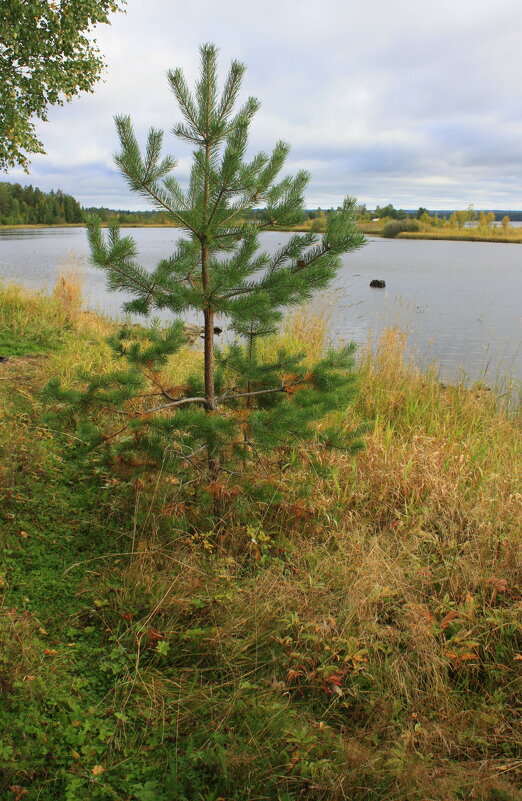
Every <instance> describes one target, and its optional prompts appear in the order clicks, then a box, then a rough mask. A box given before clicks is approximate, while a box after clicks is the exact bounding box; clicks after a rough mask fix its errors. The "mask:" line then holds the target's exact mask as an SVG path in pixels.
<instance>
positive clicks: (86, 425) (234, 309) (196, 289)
mask: <svg viewBox="0 0 522 801" xmlns="http://www.w3.org/2000/svg"><path fill="white" fill-rule="evenodd" d="M244 70H245V68H244V66H243V65H242V64H239V63H238V62H235V61H234V62H233V63H232V65H231V68H230V71H229V74H228V76H227V78H226V80H225V83H224V87H223V90H222V91H221V93H220V92H219V91H218V70H217V49H216V48H215V47H214V46H213V45H205V46H203V47H202V48H201V76H200V78H199V80H198V82H197V84H196V87H195V91H194V92H190V91H189V88H188V86H187V84H186V81H185V78H184V76H183V73H182V72H181V70H179V69H176V70H173V71H170V72H169V73H168V81H169V84H170V87H171V89H172V91H173V93H174V95H175V98H176V100H177V103H178V106H179V108H180V110H181V113H182V117H183V121H182V122H181V123H178V124H176V125H175V127H174V129H173V131H174V134H175V135H176V136H177V137H178V138H179V139H180V140H182V141H185V142H189V143H190V144H191V145H193V147H194V158H193V166H192V170H191V174H190V181H189V184H188V187H187V188H183V187H182V186H181V185H180V183H179V182H178V181H177V180H176V178H175V177H174V176H173V169H174V167H175V166H176V162H175V160H174V159H173V158H171V157H168V156H163V155H162V141H163V134H162V132H161V131H159V130H157V129H154V128H151V129H150V131H149V134H148V141H147V144H146V148H145V151H144V152H142V151H141V149H140V147H139V145H138V142H137V139H136V136H135V133H134V130H133V127H132V124H131V121H130V119H129V118H128V117H126V116H118V117H116V126H117V130H118V134H119V139H120V143H121V151H120V153H119V155H117V157H116V163H117V164H118V166H119V168H120V170H121V172H122V173H123V175H124V176H125V178H126V180H127V182H128V184H129V186H130V187H131V189H132V190H133V191H135V192H137V193H138V194H140V195H141V196H143V197H144V198H147V199H148V200H149V201H152V203H153V205H154V206H155V207H156V209H158V210H160V211H162V212H164V213H167V214H168V216H169V218H170V219H171V220H172V221H173V222H174V223H176V224H177V225H179V226H181V227H182V228H183V229H184V230H185V231H186V237H185V238H182V239H180V240H179V241H178V243H177V246H176V250H175V252H174V253H173V254H171V255H170V256H167V257H166V258H165V259H163V260H162V261H160V262H159V264H158V265H157V267H156V269H155V270H153V271H152V272H149V271H147V270H146V269H144V268H143V267H142V266H140V264H139V261H138V252H137V246H136V243H135V242H134V240H133V239H132V237H130V236H122V235H121V233H120V230H119V228H118V226H117V225H113V226H111V227H110V228H109V230H108V234H107V235H106V236H105V235H104V232H102V230H101V227H100V222H99V220H97V219H95V218H92V217H91V218H90V220H89V229H88V235H89V242H90V247H91V256H92V261H93V263H94V264H96V265H97V266H98V267H100V268H101V269H103V270H104V271H105V273H106V275H107V280H108V285H109V288H110V289H111V290H113V291H124V292H126V293H129V294H131V295H132V296H133V299H132V300H131V301H130V302H127V303H126V304H125V305H124V308H125V310H126V311H127V312H133V313H138V314H141V315H144V316H145V317H147V316H149V315H150V314H152V313H153V312H154V311H155V310H163V311H165V310H167V311H168V312H170V313H171V314H172V317H173V319H174V322H173V324H172V325H170V326H169V327H167V328H164V329H161V328H160V327H158V326H156V327H155V326H153V327H151V328H148V329H145V328H143V329H141V328H139V327H135V326H134V327H128V326H127V327H124V328H123V329H122V330H121V332H120V333H119V334H118V336H116V337H113V338H112V339H111V340H110V345H111V347H112V349H113V351H114V352H115V353H116V354H117V355H118V356H119V357H120V358H121V361H122V363H123V364H124V365H125V367H122V369H121V370H119V371H118V372H114V373H111V374H108V375H103V376H100V375H83V376H80V378H81V380H82V386H81V389H79V390H74V391H72V390H71V391H64V390H62V389H61V387H60V386H59V384H58V383H54V384H51V385H50V386H49V387H48V390H47V391H48V394H51V395H53V396H54V397H55V398H56V397H57V398H58V399H59V400H60V401H61V402H62V403H63V404H64V406H65V407H67V408H68V409H69V410H70V409H71V408H72V409H73V419H75V420H76V421H77V423H78V425H79V426H80V428H81V438H82V439H83V440H84V441H85V442H86V443H87V444H88V445H89V446H92V445H100V444H102V443H104V444H105V448H106V451H107V452H108V453H109V454H110V455H111V458H118V459H120V460H122V459H125V460H127V462H128V463H132V464H134V465H138V464H140V465H145V466H148V465H149V464H151V461H152V462H155V461H156V462H157V460H158V459H159V460H160V461H161V462H162V464H163V465H165V464H167V463H171V462H174V463H176V464H177V465H178V466H179V465H180V463H181V464H184V465H185V466H188V467H193V465H194V463H195V461H196V462H197V463H198V464H203V465H205V469H206V471H207V473H206V474H207V477H208V475H210V478H211V480H212V481H215V480H216V478H217V476H218V474H219V473H220V471H222V470H225V471H226V470H228V469H229V466H230V464H231V462H232V461H233V460H234V459H237V458H239V460H240V462H241V463H242V465H243V468H245V466H246V465H247V464H252V463H253V462H254V461H255V459H256V458H257V457H258V454H259V453H261V452H263V451H264V452H272V453H274V452H275V451H277V449H280V448H285V447H286V448H288V447H294V446H296V445H300V444H301V443H303V442H306V441H313V442H314V444H315V445H317V447H342V448H347V449H349V450H356V449H357V448H358V447H359V446H360V442H359V439H358V432H346V431H343V430H342V428H341V427H339V426H338V425H337V426H336V425H334V424H332V425H329V424H328V425H327V424H326V423H325V422H324V419H325V418H327V417H328V415H331V414H332V413H335V412H337V411H339V410H342V409H344V408H346V406H347V405H348V404H349V403H350V402H351V400H352V398H353V397H354V393H355V379H354V374H353V366H354V348H353V346H348V347H345V348H341V349H338V350H331V351H329V352H328V353H325V354H324V355H323V357H322V358H321V359H320V360H319V361H318V362H317V363H316V364H313V365H310V364H309V363H308V360H307V359H306V354H305V353H301V354H298V355H297V356H296V355H292V354H289V353H286V352H285V351H284V350H281V351H280V352H279V353H278V354H277V357H276V358H274V359H272V360H271V361H270V360H267V359H266V358H261V357H260V356H259V351H260V348H259V347H258V345H259V339H260V338H261V337H265V336H267V335H269V334H271V333H273V332H274V331H275V330H276V329H277V327H278V325H279V323H280V322H281V320H282V317H283V313H284V310H285V309H287V308H288V307H293V306H298V305H300V304H303V303H305V302H307V301H309V300H310V298H312V296H313V295H314V293H315V292H316V291H317V290H321V289H324V288H325V287H327V286H328V285H329V284H330V282H331V281H332V279H333V278H334V277H335V275H336V273H337V271H338V269H339V267H340V265H341V256H342V255H343V254H345V253H347V252H351V251H354V250H356V249H357V248H360V247H361V246H362V245H363V244H364V237H363V235H362V234H361V233H360V232H359V231H358V230H357V229H356V224H355V216H356V204H355V199H353V198H347V199H346V200H345V202H344V204H343V206H342V207H341V208H340V209H339V210H338V211H336V212H331V213H329V214H328V215H327V216H325V232H324V234H323V235H322V236H319V235H318V234H316V233H313V232H310V233H305V234H304V235H298V234H296V235H293V236H291V237H290V238H289V240H288V242H286V243H285V244H283V245H282V247H281V248H280V249H279V250H278V251H277V253H275V254H273V255H270V254H267V253H265V252H263V251H262V250H260V242H259V234H260V233H261V232H262V231H263V230H265V229H267V228H270V229H274V228H281V229H282V228H286V227H288V226H292V225H295V224H296V223H299V222H300V221H301V220H302V219H303V214H304V211H303V203H304V193H305V189H306V186H307V182H308V180H309V176H308V174H307V173H306V172H304V171H300V172H298V173H297V175H295V176H294V177H290V176H288V175H283V176H282V177H281V173H282V171H283V168H284V164H285V160H286V157H287V155H288V151H289V147H288V145H287V144H286V143H284V142H278V143H277V144H276V145H275V147H274V150H273V151H272V153H264V152H261V153H258V154H257V155H255V156H254V157H253V158H251V159H249V158H247V146H248V132H249V127H250V124H251V122H252V119H253V117H254V114H255V113H256V111H257V110H258V108H259V103H258V101H257V100H255V99H254V98H248V99H247V100H246V102H244V103H243V104H242V105H241V104H240V105H238V98H239V93H240V88H241V82H242V78H243V74H244ZM262 205H264V206H265V207H266V213H265V214H264V215H263V217H262V218H260V217H256V216H255V215H253V214H252V211H253V210H254V209H255V208H256V207H259V206H262ZM194 311H196V312H197V313H199V314H200V315H201V322H202V331H203V346H204V358H203V360H202V361H203V363H202V369H201V367H200V366H199V364H198V361H197V359H196V358H195V360H194V363H195V367H196V368H197V369H195V370H194V374H193V375H192V376H191V377H190V378H189V379H188V381H187V382H186V384H184V385H183V386H176V387H173V388H172V387H170V386H169V383H168V382H169V379H168V365H169V360H171V359H172V358H173V357H175V354H176V353H177V352H178V351H179V348H180V347H182V345H183V344H184V343H185V334H184V328H183V325H182V323H181V322H180V319H179V316H181V315H183V314H185V313H186V312H191V313H194ZM217 325H219V326H224V325H226V326H227V327H228V329H229V331H230V332H232V335H235V337H236V339H235V341H234V343H233V344H232V345H229V346H225V347H221V348H219V347H217V346H216V342H215V335H216V331H217V330H218V329H217ZM114 417H116V419H117V421H118V422H117V423H116V424H114ZM86 421H87V422H86ZM321 421H323V422H321ZM109 422H110V423H111V424H112V428H111V426H110V425H109ZM319 423H321V424H320V425H318V424H319ZM109 429H110V430H109ZM140 454H141V455H140ZM143 454H145V456H144V455H143ZM243 472H244V470H243Z"/></svg>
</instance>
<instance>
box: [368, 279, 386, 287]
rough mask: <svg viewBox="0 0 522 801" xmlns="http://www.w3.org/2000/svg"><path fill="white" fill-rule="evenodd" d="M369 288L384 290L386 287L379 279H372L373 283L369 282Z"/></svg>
mask: <svg viewBox="0 0 522 801" xmlns="http://www.w3.org/2000/svg"><path fill="white" fill-rule="evenodd" d="M370 286H373V287H374V288H376V289H384V287H385V286H386V281H382V280H381V279H380V278H374V279H373V281H370Z"/></svg>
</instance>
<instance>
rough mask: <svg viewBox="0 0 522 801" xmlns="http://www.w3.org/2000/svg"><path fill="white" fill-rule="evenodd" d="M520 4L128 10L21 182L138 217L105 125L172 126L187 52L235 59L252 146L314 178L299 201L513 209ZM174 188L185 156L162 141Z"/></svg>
mask: <svg viewBox="0 0 522 801" xmlns="http://www.w3.org/2000/svg"><path fill="white" fill-rule="evenodd" d="M521 22H522V6H521V5H520V2H519V0H497V2H496V3H495V4H493V3H491V2H490V0H439V2H438V3H436V4H430V5H429V6H428V5H426V4H425V5H420V4H419V3H418V0H397V2H395V3H390V2H389V0H373V2H372V3H369V4H366V5H365V6H364V7H362V4H361V3H360V2H356V0H325V2H323V3H322V4H319V3H318V2H317V0H313V2H312V0H301V2H296V0H265V1H264V2H263V3H262V4H248V3H244V2H243V0H220V2H219V3H216V2H214V0H193V1H192V2H191V3H190V4H181V3H180V2H175V0H129V2H128V5H127V14H126V15H125V16H123V15H116V16H114V17H113V21H112V26H110V27H105V28H100V29H99V31H98V32H97V39H98V42H99V44H100V47H101V49H102V51H103V52H104V53H105V55H106V58H107V60H108V64H109V67H108V71H107V75H106V78H105V82H104V83H102V84H100V85H99V86H98V88H97V89H96V91H95V93H94V94H93V95H88V96H84V97H82V98H80V99H76V100H75V101H73V103H71V104H69V105H68V106H66V107H65V108H57V109H53V110H52V111H51V113H50V121H49V122H48V123H45V124H42V125H41V126H40V127H39V130H40V133H41V136H42V138H43V141H44V142H45V144H46V147H47V155H46V156H45V157H36V158H35V159H34V161H33V166H32V170H31V175H30V176H29V178H27V177H26V176H23V175H22V174H21V173H20V172H19V171H13V173H12V174H11V175H10V176H9V177H10V178H16V179H17V180H23V181H28V180H30V181H31V182H32V183H33V184H36V185H39V186H41V187H42V188H44V189H50V188H53V187H54V188H58V187H60V188H62V189H63V190H64V191H67V192H70V193H71V194H73V195H75V196H76V197H77V198H78V199H79V200H80V201H81V202H82V203H84V204H85V205H90V204H94V205H102V204H103V205H110V206H117V207H121V208H142V207H143V200H141V199H140V198H135V197H134V196H133V195H132V194H131V193H130V191H129V190H128V189H127V188H126V186H125V183H124V181H123V179H122V178H121V177H120V176H119V175H118V173H117V172H116V171H115V169H114V167H113V164H112V154H113V153H114V151H115V150H116V149H117V139H116V135H115V130H114V124H113V120H112V117H113V115H114V114H115V113H129V114H130V115H131V116H132V118H133V121H134V123H135V125H136V129H137V131H138V134H139V136H140V137H141V138H143V137H144V136H145V133H146V130H147V128H148V126H149V125H155V126H159V127H163V128H164V129H165V130H166V131H168V130H169V129H170V127H171V126H172V124H173V122H174V121H175V120H176V119H178V118H179V114H178V113H177V110H176V107H175V103H174V99H173V97H172V95H171V94H170V92H169V89H168V87H167V83H166V80H165V77H164V73H165V71H166V70H167V69H168V68H170V67H175V66H182V67H183V68H184V70H185V72H186V74H187V78H188V79H189V81H193V80H194V79H195V78H196V76H197V72H198V61H199V57H198V53H197V48H198V45H199V44H200V43H202V42H205V41H213V42H215V43H216V44H218V46H220V47H221V63H222V66H223V72H225V71H226V68H227V66H228V64H229V62H230V60H231V59H232V58H238V59H239V60H242V61H244V62H245V63H246V64H247V67H248V70H247V73H246V77H245V83H244V88H245V95H246V94H254V95H255V96H257V97H259V98H260V100H261V101H262V108H261V111H260V112H259V115H258V117H257V118H256V121H255V123H254V125H253V127H252V149H258V148H265V149H266V148H269V147H270V145H271V144H272V143H273V142H274V140H275V139H276V138H284V139H286V140H287V141H289V142H290V144H291V145H292V155H291V160H290V162H289V167H291V168H292V169H295V168H297V167H299V168H301V167H304V168H306V169H309V170H310V171H311V172H312V176H313V177H312V181H311V184H310V190H309V195H308V198H307V200H308V203H309V204H310V205H321V206H326V207H328V206H330V205H337V203H338V202H340V200H341V199H342V197H343V196H344V195H345V194H356V195H357V196H358V197H359V198H360V200H361V201H362V202H366V203H368V204H369V205H374V204H376V203H381V204H382V203H385V202H388V201H389V200H391V201H392V202H393V203H394V204H396V205H397V206H403V207H416V206H418V205H419V204H422V205H426V206H428V207H429V206H431V207H433V208H435V207H447V206H465V205H467V204H468V202H474V203H475V205H476V206H477V207H479V206H484V207H493V206H498V205H499V204H500V205H502V206H504V207H506V206H509V207H511V208H522V199H520V196H519V188H520V185H521V182H522V158H521V157H522V145H521V144H520V143H521V142H522V137H521V134H522V114H521V110H520V102H519V88H518V83H519V75H520V73H521V68H522V48H521V47H520V41H519V31H520V23H521ZM166 149H167V150H168V151H169V152H171V153H172V154H173V155H175V156H177V157H179V159H180V163H179V176H180V177H181V179H184V178H186V176H187V175H188V169H189V152H188V150H187V148H186V147H183V146H180V145H179V144H178V143H176V142H175V141H174V140H173V138H172V137H171V136H170V135H167V137H166Z"/></svg>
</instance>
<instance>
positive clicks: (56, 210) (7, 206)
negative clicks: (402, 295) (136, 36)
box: [0, 181, 522, 231]
mask: <svg viewBox="0 0 522 801" xmlns="http://www.w3.org/2000/svg"><path fill="white" fill-rule="evenodd" d="M332 211H335V209H333V208H331V209H321V208H320V207H319V208H317V209H306V211H305V212H304V214H303V219H302V221H301V225H303V227H304V228H305V229H310V230H312V231H313V230H317V231H322V230H324V226H325V224H326V220H327V217H328V215H329V214H330V213H331V212H332ZM87 214H95V215H97V216H98V217H99V218H100V219H101V221H102V222H103V223H118V224H122V225H168V224H169V223H170V224H172V218H171V217H169V215H168V213H167V212H162V211H126V210H124V209H108V208H105V207H101V208H95V207H90V208H86V209H84V208H82V207H81V206H80V204H79V203H78V201H77V200H75V198H73V197H72V196H71V195H66V194H64V193H63V192H62V191H61V190H58V191H56V192H55V191H51V192H42V191H41V190H40V189H38V188H33V187H32V186H21V185H20V184H13V183H9V182H7V181H1V182H0V225H62V224H64V223H81V222H84V220H85V216H86V215H87ZM481 214H485V212H481ZM493 214H494V215H495V216H494V219H495V220H496V221H499V220H503V219H504V218H505V217H506V216H508V217H509V220H510V221H521V220H522V211H513V210H510V209H493V210H492V211H488V212H487V215H493ZM455 215H457V216H458V217H459V222H460V217H462V218H463V219H464V217H465V218H466V220H465V221H472V220H474V219H475V220H478V219H479V216H480V215H479V214H478V213H477V212H475V211H474V209H473V208H472V207H471V206H470V207H468V209H467V210H466V211H455V210H452V209H437V210H429V209H426V208H425V207H424V206H420V207H419V208H418V209H396V208H394V206H393V204H392V203H388V204H387V205H386V206H376V208H375V209H368V208H366V206H365V205H364V204H362V205H360V206H358V207H357V219H358V220H359V221H360V222H370V221H372V220H375V219H378V220H383V221H386V220H407V219H411V218H416V219H417V220H421V221H426V220H427V218H428V217H429V218H431V219H432V221H433V222H432V224H435V225H437V224H443V223H445V222H450V221H451V219H452V217H453V216H455ZM251 219H254V220H257V221H263V222H268V221H269V214H268V212H267V210H266V209H254V210H253V211H252V212H251Z"/></svg>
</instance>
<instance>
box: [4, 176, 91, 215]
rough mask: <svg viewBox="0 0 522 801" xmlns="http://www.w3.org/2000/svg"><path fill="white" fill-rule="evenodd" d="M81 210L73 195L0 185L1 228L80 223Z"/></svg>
mask: <svg viewBox="0 0 522 801" xmlns="http://www.w3.org/2000/svg"><path fill="white" fill-rule="evenodd" d="M82 221H83V211H82V207H81V206H80V204H79V203H78V201H77V200H75V199H74V198H73V197H71V195H65V194H64V193H63V192H60V190H58V191H57V192H54V191H51V192H42V191H41V190H40V189H38V188H36V189H35V188H33V187H32V186H21V185H20V184H11V183H7V182H5V181H2V182H0V225H38V224H40V225H42V224H43V225H62V224H64V223H81V222H82Z"/></svg>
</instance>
